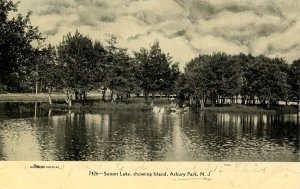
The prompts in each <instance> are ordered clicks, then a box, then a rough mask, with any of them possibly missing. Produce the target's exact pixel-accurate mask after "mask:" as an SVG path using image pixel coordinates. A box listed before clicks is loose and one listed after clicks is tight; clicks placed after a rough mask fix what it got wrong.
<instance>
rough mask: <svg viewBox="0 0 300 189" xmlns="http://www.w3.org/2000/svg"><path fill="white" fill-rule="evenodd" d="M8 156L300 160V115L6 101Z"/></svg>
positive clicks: (3, 154) (4, 150)
mask: <svg viewBox="0 0 300 189" xmlns="http://www.w3.org/2000/svg"><path fill="white" fill-rule="evenodd" d="M0 114H1V115H0V141H1V142H0V159H1V160H35V161H36V160H92V161H93V160H108V161H116V160H121V161H299V156H298V154H299V114H298V115H297V114H286V115H284V114H278V115H277V114H276V115H267V114H236V113H235V114H234V113H212V112H200V113H195V112H177V113H167V112H166V111H165V109H164V107H163V106H160V107H154V109H153V112H128V111H99V112H84V111H75V112H70V111H54V110H52V111H51V112H49V111H45V110H43V109H42V108H41V107H40V104H38V103H37V104H0Z"/></svg>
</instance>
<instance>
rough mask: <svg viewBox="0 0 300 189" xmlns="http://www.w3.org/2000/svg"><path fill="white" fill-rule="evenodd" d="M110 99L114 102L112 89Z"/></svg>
mask: <svg viewBox="0 0 300 189" xmlns="http://www.w3.org/2000/svg"><path fill="white" fill-rule="evenodd" d="M110 101H111V102H114V91H113V90H112V91H111V93H110Z"/></svg>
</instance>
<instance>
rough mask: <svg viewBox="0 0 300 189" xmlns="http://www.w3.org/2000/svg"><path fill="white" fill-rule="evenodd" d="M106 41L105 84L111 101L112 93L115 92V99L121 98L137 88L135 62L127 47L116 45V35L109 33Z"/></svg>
mask: <svg viewBox="0 0 300 189" xmlns="http://www.w3.org/2000/svg"><path fill="white" fill-rule="evenodd" d="M106 42H107V43H108V46H107V48H106V49H107V54H106V58H105V70H106V73H107V76H106V78H105V85H106V87H107V88H109V89H110V90H111V100H112V102H113V101H114V94H116V96H117V99H121V100H123V99H124V98H127V97H129V96H130V93H131V92H134V91H135V90H136V88H137V79H136V74H135V73H136V62H135V61H134V60H133V59H132V58H130V56H129V55H128V53H127V49H124V48H120V47H117V44H118V40H117V37H116V36H114V35H110V36H109V37H108V38H107V39H106Z"/></svg>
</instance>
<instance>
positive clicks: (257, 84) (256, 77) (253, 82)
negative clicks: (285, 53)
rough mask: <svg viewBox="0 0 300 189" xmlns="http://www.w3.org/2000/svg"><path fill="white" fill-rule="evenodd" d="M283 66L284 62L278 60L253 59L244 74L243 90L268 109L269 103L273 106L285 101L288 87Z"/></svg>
mask: <svg viewBox="0 0 300 189" xmlns="http://www.w3.org/2000/svg"><path fill="white" fill-rule="evenodd" d="M285 64H286V62H285V61H284V60H282V59H278V58H275V59H271V58H268V57H265V56H258V57H256V58H254V59H253V60H252V62H251V64H250V65H249V67H248V69H247V70H246V73H244V77H245V80H246V83H247V88H246V89H245V90H248V91H249V92H248V94H250V95H253V97H254V96H256V97H258V99H259V100H260V101H261V102H262V103H263V104H267V106H268V107H269V105H270V103H271V104H273V105H275V104H276V102H277V101H278V100H284V99H286V98H287V94H288V90H289V87H288V85H287V73H286V72H285V71H284V67H285Z"/></svg>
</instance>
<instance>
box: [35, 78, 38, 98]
mask: <svg viewBox="0 0 300 189" xmlns="http://www.w3.org/2000/svg"><path fill="white" fill-rule="evenodd" d="M38 85H39V84H38V80H36V81H35V94H36V95H37V94H38Z"/></svg>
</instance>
